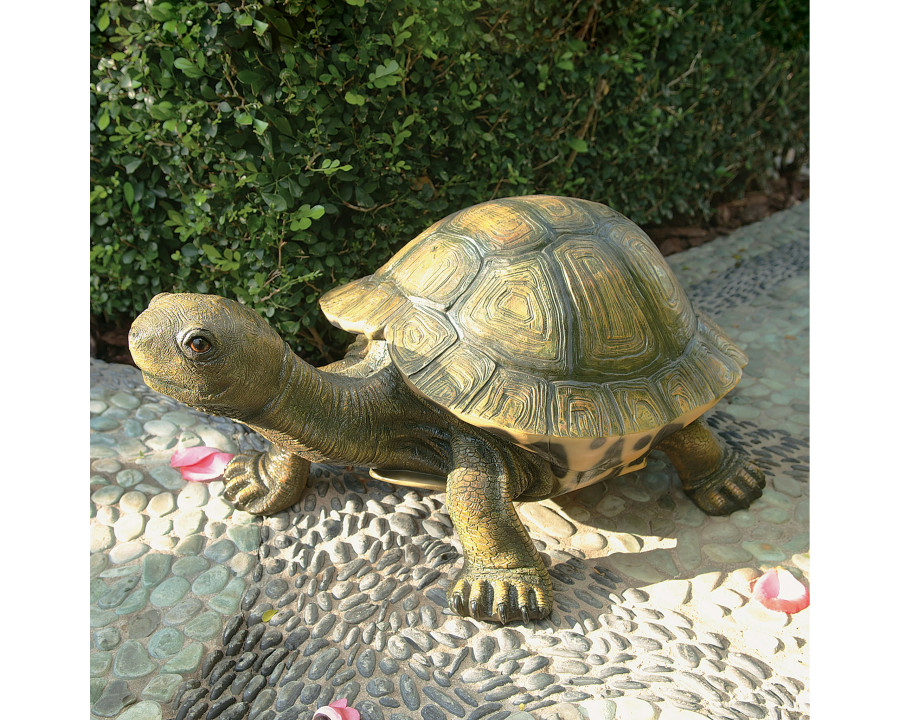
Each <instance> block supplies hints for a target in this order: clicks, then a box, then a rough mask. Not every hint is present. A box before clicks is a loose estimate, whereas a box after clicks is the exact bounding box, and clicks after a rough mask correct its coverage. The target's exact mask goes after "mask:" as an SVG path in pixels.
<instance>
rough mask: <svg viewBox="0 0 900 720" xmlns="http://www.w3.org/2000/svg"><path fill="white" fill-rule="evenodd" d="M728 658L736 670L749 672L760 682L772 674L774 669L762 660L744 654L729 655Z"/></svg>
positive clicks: (734, 653)
mask: <svg viewBox="0 0 900 720" xmlns="http://www.w3.org/2000/svg"><path fill="white" fill-rule="evenodd" d="M728 658H729V660H730V661H731V664H732V665H734V666H735V667H736V668H738V669H740V670H743V671H745V672H748V673H750V674H751V675H753V676H754V677H757V678H759V679H760V680H765V679H766V678H768V677H769V676H771V674H772V668H770V667H769V666H768V665H766V664H765V663H764V662H763V661H762V660H757V659H756V658H752V657H750V656H749V655H745V654H744V653H736V652H733V653H729V655H728Z"/></svg>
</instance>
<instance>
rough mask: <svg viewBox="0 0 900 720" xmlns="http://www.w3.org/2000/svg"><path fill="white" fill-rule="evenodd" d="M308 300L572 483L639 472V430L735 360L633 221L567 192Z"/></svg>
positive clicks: (708, 403) (453, 224) (715, 385)
mask: <svg viewBox="0 0 900 720" xmlns="http://www.w3.org/2000/svg"><path fill="white" fill-rule="evenodd" d="M321 304H322V308H323V310H324V311H325V313H326V315H327V316H328V317H329V319H330V320H331V321H332V322H333V323H334V324H336V325H338V326H339V327H343V328H344V329H347V330H351V331H353V332H358V333H364V334H366V335H367V336H369V337H374V338H380V337H384V338H386V339H387V340H388V343H389V345H390V352H391V357H392V359H393V361H394V363H395V364H396V365H397V367H398V368H399V369H400V371H401V372H402V373H403V374H404V376H405V377H406V378H407V380H408V382H409V383H410V385H411V386H412V387H413V389H415V390H416V391H417V392H419V393H421V394H422V395H424V396H425V397H427V398H429V399H431V400H432V401H434V402H436V403H438V404H440V405H441V406H443V407H445V408H447V409H448V410H449V411H451V412H453V413H454V414H456V415H457V416H458V417H460V418H461V419H462V420H464V421H466V422H469V423H472V424H475V425H478V426H481V427H484V428H487V429H489V430H492V431H495V432H497V433H500V434H503V435H504V436H509V437H512V438H514V439H515V441H516V442H517V443H519V444H520V445H522V446H524V447H527V448H528V449H530V450H532V451H535V452H537V453H538V454H540V455H543V456H544V457H546V458H547V459H548V460H549V461H551V462H556V461H557V460H558V458H559V457H560V456H561V455H562V454H564V455H565V456H566V460H565V462H566V463H567V470H570V471H573V472H575V473H576V474H578V473H583V472H591V473H592V472H594V470H595V469H596V468H597V467H598V466H605V465H610V466H612V465H615V464H616V462H617V461H618V462H619V463H621V464H625V465H628V464H629V463H630V464H640V463H642V462H643V461H644V459H645V458H644V455H645V451H642V450H641V447H642V446H641V442H642V441H644V440H645V438H646V436H647V435H648V433H650V434H652V433H656V432H658V431H659V430H660V428H663V427H665V426H668V425H671V424H673V423H677V424H680V425H686V424H687V423H689V422H691V421H692V420H693V419H696V418H697V417H699V416H700V415H702V414H703V413H704V412H706V410H708V409H709V408H710V407H712V405H714V404H715V402H716V401H718V399H719V398H721V397H722V396H723V395H724V394H725V393H726V392H727V391H728V390H730V389H731V388H732V387H733V386H734V385H735V384H736V383H737V381H738V379H739V378H740V374H741V367H743V365H745V364H746V361H747V359H746V356H745V355H744V354H743V353H742V352H741V351H740V349H739V348H737V347H736V346H735V345H734V344H733V343H732V342H731V340H730V339H729V338H728V337H727V336H726V335H725V334H724V333H723V332H722V330H721V329H720V328H718V326H716V325H715V323H713V322H712V321H711V320H709V319H708V318H706V317H704V316H699V317H698V315H696V314H695V312H694V310H693V309H692V307H691V304H690V301H689V300H688V298H687V296H686V295H685V293H684V291H683V290H682V288H681V286H680V284H679V283H678V281H677V280H676V279H675V277H674V275H673V274H672V271H671V270H670V269H669V267H668V266H667V265H666V263H665V261H664V260H663V259H662V256H661V255H660V254H659V252H658V250H657V249H656V247H655V246H654V245H653V243H652V241H650V239H649V238H648V237H647V236H646V235H645V234H644V233H643V231H642V230H641V229H640V228H639V227H638V226H637V225H635V224H634V223H632V222H631V221H630V220H628V219H627V218H625V217H624V216H622V215H620V214H619V213H617V212H616V211H614V210H612V209H610V208H608V207H606V206H604V205H600V204H599V203H592V202H588V201H582V200H573V199H568V198H557V197H549V196H535V197H524V198H505V199H502V200H495V201H491V202H487V203H482V204H480V205H476V206H474V207H471V208H468V209H466V210H462V211H459V212H457V213H454V214H453V215H450V216H449V217H447V218H445V219H444V220H441V221H439V222H437V223H435V224H434V225H432V226H431V227H430V228H429V229H428V230H426V231H425V232H423V233H421V234H420V235H418V236H417V237H416V238H415V239H414V240H412V241H411V242H410V243H408V244H407V245H406V246H405V247H404V248H403V249H401V250H400V251H399V252H398V253H397V254H396V255H395V256H394V257H393V258H392V259H391V260H390V261H388V263H387V264H386V265H384V266H383V267H382V268H381V269H379V270H378V271H377V272H376V273H375V274H374V275H372V276H370V277H369V278H363V279H362V280H357V281H355V282H353V283H350V284H349V285H346V286H344V287H341V288H336V289H335V290H332V291H331V292H329V293H327V294H326V295H325V296H323V298H322V301H321ZM599 437H605V438H609V439H610V442H607V443H600V444H599V445H598V444H597V442H596V441H597V438H599ZM619 441H621V442H619ZM563 451H564V452H563ZM613 456H615V457H613Z"/></svg>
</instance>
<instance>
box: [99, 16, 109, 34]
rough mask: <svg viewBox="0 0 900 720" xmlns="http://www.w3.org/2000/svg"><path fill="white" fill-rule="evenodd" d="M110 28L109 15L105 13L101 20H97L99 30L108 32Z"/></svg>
mask: <svg viewBox="0 0 900 720" xmlns="http://www.w3.org/2000/svg"><path fill="white" fill-rule="evenodd" d="M108 27H109V15H107V14H106V13H103V14H102V15H101V16H100V17H99V18H97V29H98V30H99V31H100V32H103V31H104V30H106V28H108Z"/></svg>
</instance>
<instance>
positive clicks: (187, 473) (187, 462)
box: [171, 446, 234, 482]
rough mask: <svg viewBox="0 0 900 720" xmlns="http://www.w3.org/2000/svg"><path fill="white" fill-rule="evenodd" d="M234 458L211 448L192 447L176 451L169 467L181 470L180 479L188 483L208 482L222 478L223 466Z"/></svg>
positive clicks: (229, 454)
mask: <svg viewBox="0 0 900 720" xmlns="http://www.w3.org/2000/svg"><path fill="white" fill-rule="evenodd" d="M233 457H234V455H232V454H231V453H226V452H222V451H221V450H217V449H216V448H211V447H203V446H200V447H192V448H182V449H180V450H176V451H175V452H174V453H173V454H172V460H171V465H172V467H177V468H178V469H179V470H181V477H183V478H184V479H185V480H188V481H190V482H209V481H210V480H215V479H216V478H219V477H221V476H222V473H224V472H225V466H226V465H228V463H229V462H231V459H232V458H233Z"/></svg>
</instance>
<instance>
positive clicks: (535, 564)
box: [447, 438, 553, 624]
mask: <svg viewBox="0 0 900 720" xmlns="http://www.w3.org/2000/svg"><path fill="white" fill-rule="evenodd" d="M454 445H455V447H454V462H455V464H456V468H455V469H454V470H453V471H452V472H451V473H450V474H449V476H448V477H447V507H448V510H449V512H450V518H451V519H452V520H453V525H454V527H455V528H456V532H457V534H458V535H459V538H460V541H461V542H462V546H463V556H464V564H463V568H462V571H461V572H460V574H459V576H458V577H457V578H456V582H455V583H454V585H453V587H452V588H451V589H450V590H449V592H448V593H447V601H448V604H449V606H450V609H451V610H452V611H453V612H455V613H456V614H457V615H462V616H466V615H468V616H470V617H473V618H475V619H476V620H490V621H493V622H500V623H504V624H505V623H507V622H509V621H510V620H516V619H522V620H524V621H528V620H539V619H541V618H544V617H546V616H547V615H549V614H550V611H551V609H552V608H553V585H552V583H551V580H550V575H549V574H548V573H547V568H546V567H544V563H543V561H542V560H541V557H540V555H538V552H537V549H536V548H535V547H534V543H533V542H532V541H531V537H530V536H529V535H528V531H527V530H525V526H524V525H523V524H522V521H521V520H520V519H519V516H518V514H517V513H516V510H515V508H514V507H513V504H512V498H513V497H515V496H516V495H518V494H519V493H518V492H514V491H513V488H512V481H513V478H511V476H510V472H509V470H510V467H509V463H504V462H503V460H502V459H501V456H500V454H499V453H497V452H495V451H492V449H491V448H490V447H489V446H488V445H487V444H486V443H482V442H479V441H475V440H472V439H471V438H470V439H467V440H465V441H459V442H457V443H454ZM524 482H525V480H524V478H520V479H519V484H523V483H524Z"/></svg>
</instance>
